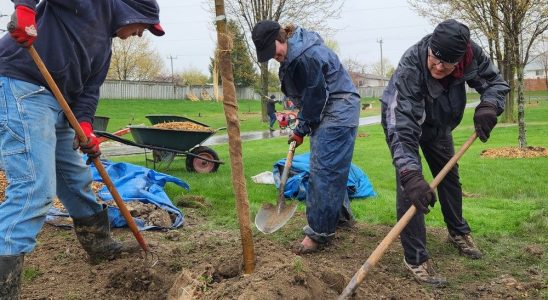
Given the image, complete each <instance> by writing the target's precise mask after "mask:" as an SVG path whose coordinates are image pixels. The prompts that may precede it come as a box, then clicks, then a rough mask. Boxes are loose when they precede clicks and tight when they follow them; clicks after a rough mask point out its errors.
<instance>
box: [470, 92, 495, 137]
mask: <svg viewBox="0 0 548 300" xmlns="http://www.w3.org/2000/svg"><path fill="white" fill-rule="evenodd" d="M495 125H497V107H496V106H495V105H494V104H492V103H489V102H487V101H482V102H481V103H480V104H478V106H476V112H475V113H474V128H475V129H476V134H477V135H478V137H479V139H480V140H481V141H482V142H484V143H485V142H487V139H489V135H490V134H491V130H493V128H495Z"/></svg>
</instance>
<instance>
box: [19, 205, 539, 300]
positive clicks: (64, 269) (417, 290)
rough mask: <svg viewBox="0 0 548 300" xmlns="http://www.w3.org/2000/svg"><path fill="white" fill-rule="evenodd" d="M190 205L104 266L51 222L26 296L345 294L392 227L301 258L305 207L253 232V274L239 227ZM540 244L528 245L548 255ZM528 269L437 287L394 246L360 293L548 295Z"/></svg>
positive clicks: (451, 276) (340, 237) (343, 237)
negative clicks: (212, 219) (208, 219)
mask: <svg viewBox="0 0 548 300" xmlns="http://www.w3.org/2000/svg"><path fill="white" fill-rule="evenodd" d="M187 200H188V199H187ZM184 211H185V217H186V222H185V226H183V227H181V228H179V229H178V230H170V231H147V232H143V235H144V237H145V239H146V241H147V242H148V244H149V246H150V248H151V250H152V251H151V252H152V253H153V254H154V256H152V257H151V256H147V257H143V256H142V254H126V255H124V256H123V257H121V258H118V259H116V260H113V261H104V262H101V263H100V264H98V265H90V264H88V263H87V260H86V254H85V252H84V251H83V250H82V249H81V247H80V246H79V244H78V242H77V240H76V238H75V236H74V234H72V232H71V231H69V230H66V229H63V228H58V227H53V226H50V225H45V227H44V228H43V230H42V232H41V233H40V235H39V238H38V245H37V247H36V249H35V250H34V251H33V252H31V253H30V254H27V255H26V257H25V270H26V272H25V273H26V275H25V278H26V279H25V280H24V281H23V288H22V299H242V300H243V299H261V300H262V299H266V300H269V299H336V298H337V296H338V295H339V294H340V293H341V291H342V290H343V289H344V287H345V286H346V284H347V283H348V282H349V280H350V279H351V278H352V276H353V275H354V274H355V272H356V271H357V270H358V268H359V267H360V266H361V265H362V264H363V263H364V262H365V261H366V260H367V258H368V256H369V255H370V253H371V252H372V251H373V250H374V248H375V247H376V246H377V245H378V243H379V242H380V241H381V240H382V238H384V236H385V235H386V234H387V233H388V231H389V230H390V229H391V227H388V226H380V225H370V224H365V223H358V224H356V226H355V227H353V228H344V229H340V230H339V231H338V232H337V235H336V237H335V239H334V241H333V243H332V244H331V245H330V246H329V247H326V248H325V249H323V250H321V251H319V252H317V253H312V254H306V255H302V256H298V255H295V254H293V253H292V252H291V248H292V245H291V244H287V242H284V241H282V240H284V238H285V240H292V239H291V238H290V239H287V237H288V236H289V237H291V236H294V237H295V239H294V240H295V242H297V241H298V240H300V239H301V238H302V236H301V235H300V234H299V233H300V232H301V228H302V226H303V225H304V224H305V222H306V221H305V217H304V215H303V214H302V213H297V214H296V215H295V216H294V217H293V218H292V219H291V221H290V222H289V224H287V225H286V226H285V227H284V228H282V229H280V230H279V231H278V232H276V233H274V234H271V235H263V234H262V233H259V232H257V230H255V229H254V237H253V238H254V253H255V270H254V272H253V273H252V274H249V275H246V274H244V273H243V267H242V262H241V260H242V246H241V242H240V238H239V231H238V230H211V227H210V226H208V225H207V224H205V223H204V220H202V219H201V218H200V217H198V216H197V210H196V209H193V208H186V209H185V210H184ZM429 234H432V237H431V238H435V239H440V240H443V239H445V235H446V233H445V231H444V230H441V229H432V230H430V229H429ZM114 235H115V237H116V238H118V239H121V240H125V241H130V240H132V239H133V236H132V235H131V233H130V232H129V230H126V229H117V230H114ZM539 247H540V249H542V247H541V246H539V245H532V247H528V248H524V249H523V251H524V253H525V252H531V253H534V255H543V253H542V252H541V250H539ZM459 259H461V258H460V257H459V256H458V255H457V254H455V255H454V256H447V257H444V261H443V270H445V272H444V275H445V276H446V277H447V278H448V280H449V281H450V282H451V281H452V280H453V281H457V279H456V278H457V276H458V275H460V276H462V275H463V273H467V274H468V273H469V275H470V276H471V277H474V274H475V270H473V269H465V268H464V267H463V266H462V264H461V263H460V262H459ZM439 269H440V268H438V271H441V270H439ZM448 270H451V271H448ZM526 273H527V274H528V275H527V276H526V279H524V278H523V277H520V278H521V280H522V281H520V280H518V279H516V278H514V277H512V276H511V275H509V274H497V275H496V276H497V277H495V278H492V279H490V280H487V281H486V280H478V281H477V282H473V283H472V284H462V285H460V286H459V283H454V285H457V286H458V289H455V288H454V287H453V289H450V288H445V289H443V288H442V289H439V288H438V289H436V288H431V287H427V286H423V285H420V284H419V283H417V282H415V281H414V280H413V278H412V277H411V276H410V275H409V274H408V273H407V271H406V270H405V269H404V267H403V264H402V250H401V246H400V244H399V242H394V243H393V244H392V245H391V246H390V247H389V248H388V250H387V252H386V253H385V255H384V256H383V258H382V259H381V260H380V262H379V263H378V264H377V265H376V266H375V268H374V269H373V270H372V272H371V273H370V274H368V277H367V278H366V280H365V281H364V282H363V283H362V284H361V285H360V287H359V289H358V290H357V293H356V294H355V296H354V297H353V299H367V298H370V299H469V298H480V299H523V298H529V299H538V298H540V297H541V296H540V290H542V289H546V286H545V284H544V283H543V279H542V278H543V274H542V272H540V271H539V270H537V269H531V270H530V271H529V272H526ZM455 291H459V292H458V293H457V294H455Z"/></svg>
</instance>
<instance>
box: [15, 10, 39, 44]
mask: <svg viewBox="0 0 548 300" xmlns="http://www.w3.org/2000/svg"><path fill="white" fill-rule="evenodd" d="M8 31H9V32H10V34H11V37H12V38H13V39H14V40H15V41H16V42H17V43H18V44H19V45H20V46H21V47H25V48H28V47H30V46H31V45H32V43H34V40H35V39H36V37H37V36H38V32H37V29H36V12H35V11H34V10H33V9H32V8H30V7H27V6H24V5H17V6H16V7H15V12H14V13H13V14H12V15H11V21H10V22H9V24H8Z"/></svg>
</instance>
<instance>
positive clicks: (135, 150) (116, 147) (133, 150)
mask: <svg viewBox="0 0 548 300" xmlns="http://www.w3.org/2000/svg"><path fill="white" fill-rule="evenodd" d="M478 103H479V101H478V102H473V103H470V104H467V105H466V107H467V108H471V107H475V106H476V105H478ZM380 122H381V116H380V115H378V116H372V117H364V118H360V126H365V125H373V124H379V123H380ZM288 134H289V129H286V130H284V131H281V130H276V131H273V132H270V131H269V130H266V131H254V132H244V133H241V135H240V136H241V138H242V141H253V140H264V139H271V138H275V137H280V136H287V135H288ZM226 143H228V135H227V134H221V135H214V136H212V137H210V138H209V139H207V140H206V141H205V142H204V143H203V145H204V146H211V145H221V144H226ZM101 152H102V153H103V157H104V158H107V157H109V156H119V155H130V154H140V153H144V149H143V148H139V147H133V146H128V145H124V144H121V143H118V142H113V141H109V142H105V143H103V144H101Z"/></svg>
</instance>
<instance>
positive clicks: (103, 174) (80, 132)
mask: <svg viewBox="0 0 548 300" xmlns="http://www.w3.org/2000/svg"><path fill="white" fill-rule="evenodd" d="M27 49H28V51H29V53H30V56H31V57H32V59H33V60H34V63H36V66H37V67H38V69H39V70H40V73H42V76H44V78H45V79H46V82H47V83H48V85H49V87H50V89H51V91H52V93H53V95H54V96H55V99H56V100H57V102H58V103H59V105H60V106H61V108H62V109H63V112H64V113H65V116H66V117H67V119H68V121H69V123H70V126H72V128H73V129H74V131H75V132H76V135H77V136H78V139H80V141H81V142H86V141H87V137H86V134H85V133H84V131H83V130H82V127H80V124H79V123H78V120H76V117H75V116H74V113H73V112H72V110H71V109H70V107H69V105H68V104H67V101H66V100H65V97H64V96H63V94H62V93H61V91H60V90H59V87H58V86H57V84H56V83H55V80H53V77H51V74H50V73H49V71H48V68H47V67H46V65H45V64H44V62H43V61H42V59H41V58H40V55H39V54H38V52H36V49H35V48H34V46H32V45H31V46H30V47H29V48H27ZM93 164H95V168H96V169H97V171H98V172H99V175H101V178H102V179H103V182H104V183H105V185H106V186H107V188H108V190H109V191H110V194H111V195H112V197H113V198H114V201H115V202H116V205H118V208H119V209H120V212H121V213H122V215H123V216H124V219H125V220H126V222H127V224H128V226H129V228H130V229H131V232H132V233H133V235H134V236H135V239H136V240H137V242H138V243H139V245H140V246H141V248H142V249H143V250H144V251H145V252H148V246H147V243H146V242H145V239H144V238H143V236H142V235H141V233H140V232H139V229H138V228H137V225H136V224H135V221H134V220H133V217H132V216H131V214H130V213H129V211H128V209H127V207H126V205H125V204H124V202H123V201H122V197H121V196H120V194H119V193H118V191H117V190H116V188H115V187H114V183H113V182H112V180H111V179H110V177H109V176H108V173H107V171H106V170H105V167H104V166H103V164H102V163H101V160H100V159H99V157H96V158H94V159H93Z"/></svg>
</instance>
